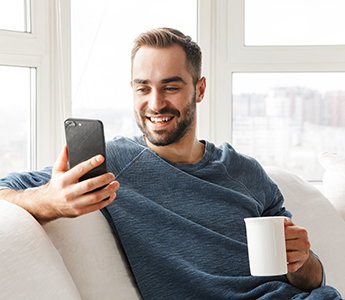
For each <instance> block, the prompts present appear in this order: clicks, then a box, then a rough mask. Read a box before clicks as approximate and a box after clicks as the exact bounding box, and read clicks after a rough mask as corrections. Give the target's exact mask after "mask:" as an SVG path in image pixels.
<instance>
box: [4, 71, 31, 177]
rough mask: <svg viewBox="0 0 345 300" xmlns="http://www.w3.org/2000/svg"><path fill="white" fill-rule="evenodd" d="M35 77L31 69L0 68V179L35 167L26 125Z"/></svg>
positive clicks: (28, 123) (29, 130)
mask: <svg viewBox="0 0 345 300" xmlns="http://www.w3.org/2000/svg"><path fill="white" fill-rule="evenodd" d="M35 78H36V76H35V69H32V68H27V67H8V66H0V81H1V86H2V88H1V90H0V99H2V100H1V102H0V128H1V139H0V166H1V167H0V177H2V176H4V175H6V174H7V173H9V172H11V171H14V170H16V171H20V170H21V171H26V170H30V169H33V168H34V167H35V159H34V156H33V151H34V149H32V148H31V147H32V144H33V143H31V141H32V140H33V139H34V136H33V132H32V130H31V128H32V127H31V124H30V120H31V119H32V118H33V117H34V116H32V114H34V111H35V100H36V98H35V97H34V93H35V88H36V87H35ZM18 86H20V89H19V88H18ZM32 96H33V97H32Z"/></svg>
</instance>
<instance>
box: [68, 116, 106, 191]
mask: <svg viewBox="0 0 345 300" xmlns="http://www.w3.org/2000/svg"><path fill="white" fill-rule="evenodd" d="M64 123H65V135H66V143H67V152H68V164H69V167H70V168H73V167H74V166H76V165H77V164H79V163H81V162H83V161H86V160H88V159H90V158H91V157H93V156H95V155H98V154H101V155H103V156H104V162H103V163H102V164H101V165H100V166H98V167H96V168H94V169H92V170H90V171H89V172H87V173H86V174H85V175H83V176H82V177H80V178H79V181H83V180H86V179H89V178H93V177H96V176H99V175H102V174H104V173H107V172H108V170H107V157H106V150H105V140H104V129H103V123H102V122H101V121H100V120H94V119H75V118H68V119H66V120H65V122H64ZM102 188H104V186H103V187H100V188H97V189H96V190H100V189H102ZM96 190H94V191H96ZM94 191H92V192H94Z"/></svg>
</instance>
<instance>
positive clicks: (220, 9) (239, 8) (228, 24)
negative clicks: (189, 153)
mask: <svg viewBox="0 0 345 300" xmlns="http://www.w3.org/2000/svg"><path fill="white" fill-rule="evenodd" d="M244 2H245V0H217V1H214V0H199V12H198V13H199V31H198V32H199V34H198V40H199V44H200V46H201V48H202V51H203V74H204V76H206V79H207V89H206V97H205V99H204V100H203V103H202V104H201V105H200V108H199V138H205V139H208V140H210V141H212V142H214V143H216V144H220V143H221V142H224V141H228V142H230V143H231V141H232V74H233V73H237V72H249V73H255V72H258V73H259V72H345V46H343V45H340V46H274V47H272V46H267V47H266V46H248V47H247V46H245V45H244V4H245V3H244Z"/></svg>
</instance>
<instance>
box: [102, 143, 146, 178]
mask: <svg viewBox="0 0 345 300" xmlns="http://www.w3.org/2000/svg"><path fill="white" fill-rule="evenodd" d="M147 149H148V148H147V146H146V145H145V143H143V142H142V139H141V137H133V138H128V137H121V136H117V137H115V138H114V139H112V140H111V141H107V143H106V150H107V162H108V168H109V172H112V173H114V174H115V176H116V174H118V173H119V172H121V170H123V169H124V168H125V167H126V166H127V165H129V164H130V163H131V162H133V161H134V160H135V159H136V158H137V157H138V156H140V155H141V154H142V153H143V152H145V151H147Z"/></svg>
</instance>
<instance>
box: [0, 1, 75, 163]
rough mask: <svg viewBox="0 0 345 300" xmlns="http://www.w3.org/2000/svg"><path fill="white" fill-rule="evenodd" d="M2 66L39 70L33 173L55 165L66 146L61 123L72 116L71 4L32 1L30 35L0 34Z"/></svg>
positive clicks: (33, 126) (32, 141)
mask: <svg viewBox="0 0 345 300" xmlns="http://www.w3.org/2000/svg"><path fill="white" fill-rule="evenodd" d="M62 18H63V21H62V20H61V19H62ZM57 55H59V56H60V59H57V57H56V56H57ZM0 65H6V66H20V67H30V68H35V69H36V79H35V85H36V92H35V96H36V101H35V102H34V104H33V105H32V113H31V117H32V118H31V120H30V127H31V130H30V131H31V133H32V134H31V137H30V148H31V152H32V153H31V169H41V168H43V167H44V166H46V165H49V164H52V163H53V162H54V161H55V159H56V157H57V155H58V153H59V152H60V151H61V148H62V145H63V143H64V142H63V122H62V120H63V119H64V118H65V117H67V115H68V114H69V112H70V108H69V107H70V104H69V103H70V101H71V100H70V99H71V91H70V90H71V89H70V86H71V83H70V82H71V76H70V0H52V1H45V0H31V32H28V33H27V32H15V31H7V30H0ZM58 68H61V70H62V71H60V72H57V71H56V70H57V69H58ZM61 93H62V96H63V102H64V103H63V105H61V101H59V100H60V99H61V97H62V96H61ZM58 98H60V99H58Z"/></svg>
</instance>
